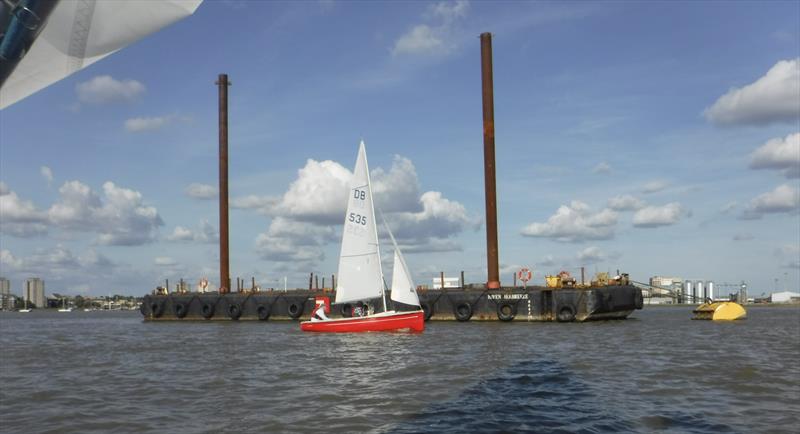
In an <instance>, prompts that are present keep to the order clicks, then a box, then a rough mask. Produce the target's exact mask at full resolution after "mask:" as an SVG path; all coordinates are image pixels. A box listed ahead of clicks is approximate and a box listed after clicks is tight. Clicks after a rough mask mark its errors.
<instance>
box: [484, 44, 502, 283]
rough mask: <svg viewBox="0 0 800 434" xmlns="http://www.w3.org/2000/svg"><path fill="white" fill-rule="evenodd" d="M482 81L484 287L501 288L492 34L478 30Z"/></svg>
mask: <svg viewBox="0 0 800 434" xmlns="http://www.w3.org/2000/svg"><path fill="white" fill-rule="evenodd" d="M481 82H482V84H483V178H484V183H485V188H486V265H487V268H488V271H489V276H488V277H489V279H488V281H487V282H486V287H487V288H489V289H496V288H500V273H499V268H500V267H499V259H498V254H497V187H496V183H495V162H494V89H493V88H494V84H493V81H492V34H491V33H489V32H486V33H481Z"/></svg>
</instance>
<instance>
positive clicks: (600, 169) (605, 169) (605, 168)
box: [592, 161, 611, 173]
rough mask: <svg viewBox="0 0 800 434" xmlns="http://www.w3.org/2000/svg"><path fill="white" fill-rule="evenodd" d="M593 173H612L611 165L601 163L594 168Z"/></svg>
mask: <svg viewBox="0 0 800 434" xmlns="http://www.w3.org/2000/svg"><path fill="white" fill-rule="evenodd" d="M592 173H611V165H610V164H608V163H606V162H605V161H601V162H600V163H597V165H596V166H594V168H593V169H592Z"/></svg>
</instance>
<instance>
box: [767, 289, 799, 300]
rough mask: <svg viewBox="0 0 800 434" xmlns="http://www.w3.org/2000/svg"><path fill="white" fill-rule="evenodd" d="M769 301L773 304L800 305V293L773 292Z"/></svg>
mask: <svg viewBox="0 0 800 434" xmlns="http://www.w3.org/2000/svg"><path fill="white" fill-rule="evenodd" d="M769 301H770V302H772V303H800V292H791V291H783V292H773V293H772V294H771V295H770V296H769Z"/></svg>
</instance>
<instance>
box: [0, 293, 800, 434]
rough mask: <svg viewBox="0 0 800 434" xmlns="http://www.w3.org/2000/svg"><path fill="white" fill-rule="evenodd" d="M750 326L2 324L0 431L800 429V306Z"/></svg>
mask: <svg viewBox="0 0 800 434" xmlns="http://www.w3.org/2000/svg"><path fill="white" fill-rule="evenodd" d="M748 316H749V318H748V319H747V320H745V321H738V322H733V323H714V322H711V321H691V320H690V319H689V318H690V309H689V308H686V307H683V308H675V307H670V308H649V309H647V310H644V311H637V312H636V313H635V314H634V315H633V316H632V318H631V319H629V320H627V321H610V322H598V323H586V324H549V323H533V324H525V323H522V324H517V323H514V324H505V323H497V322H492V323H478V322H470V323H466V324H461V323H428V324H427V329H426V331H425V333H423V334H419V335H407V334H389V333H370V334H351V335H330V334H304V333H302V332H300V331H299V325H298V324H297V323H290V322H270V323H257V322H240V323H218V322H214V323H211V322H208V323H206V322H195V323H144V322H142V320H141V316H140V315H139V314H138V312H72V313H57V312H33V313H30V314H18V313H2V314H0V332H1V333H0V368H2V369H0V431H1V432H4V433H5V432H9V433H11V432H14V433H39V432H52V433H70V432H80V433H86V432H110V431H114V432H171V433H181V432H214V433H216V432H231V433H239V432H315V433H320V432H332V431H340V432H389V433H416V432H459V433H461V432H512V431H513V432H559V431H560V432H620V431H625V432H652V431H657V430H658V431H664V432H704V433H710V432H714V433H717V432H766V431H770V432H791V431H792V430H794V429H796V427H797V426H800V371H798V369H799V367H798V360H800V308H796V307H794V308H780V307H749V308H748Z"/></svg>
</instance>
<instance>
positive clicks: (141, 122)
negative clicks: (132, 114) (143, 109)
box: [125, 116, 172, 133]
mask: <svg viewBox="0 0 800 434" xmlns="http://www.w3.org/2000/svg"><path fill="white" fill-rule="evenodd" d="M170 121H172V117H171V116H155V117H149V118H148V117H139V118H131V119H127V120H126V121H125V130H126V131H128V132H131V133H138V132H141V131H152V130H157V129H160V128H164V127H165V126H167V125H168V124H169V123H170Z"/></svg>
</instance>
